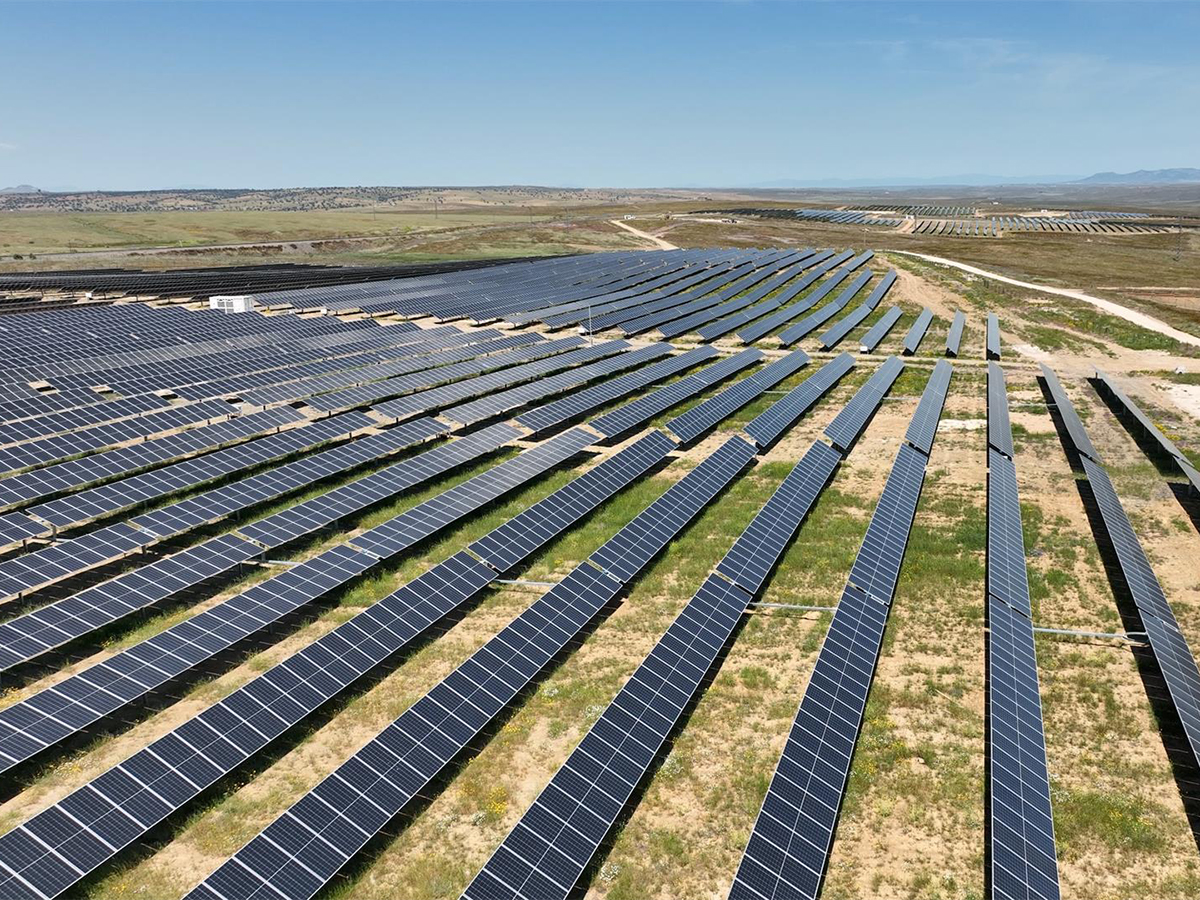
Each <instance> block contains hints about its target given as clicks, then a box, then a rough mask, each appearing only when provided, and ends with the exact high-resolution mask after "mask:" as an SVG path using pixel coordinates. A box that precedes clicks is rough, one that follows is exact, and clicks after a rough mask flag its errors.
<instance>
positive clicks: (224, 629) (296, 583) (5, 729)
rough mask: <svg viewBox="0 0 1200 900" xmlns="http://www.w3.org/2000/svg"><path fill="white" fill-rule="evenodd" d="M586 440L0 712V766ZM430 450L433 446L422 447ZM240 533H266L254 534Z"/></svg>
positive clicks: (504, 431) (465, 452) (484, 439)
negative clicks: (428, 447) (429, 447)
mask: <svg viewBox="0 0 1200 900" xmlns="http://www.w3.org/2000/svg"><path fill="white" fill-rule="evenodd" d="M518 436H519V433H518V432H517V431H516V429H513V428H511V427H510V426H508V425H503V424H501V425H496V426H493V427H492V429H490V430H489V433H486V434H485V433H482V432H481V433H477V434H476V435H472V436H471V437H468V438H464V439H463V440H462V441H461V442H459V443H457V444H450V445H447V448H446V449H449V448H455V449H459V450H460V451H461V452H462V456H461V457H460V458H459V460H458V462H459V464H461V463H462V462H466V461H468V460H469V459H471V458H473V457H474V456H477V455H478V454H477V453H473V452H472V449H473V447H472V439H475V441H474V445H475V446H478V445H479V444H480V443H482V444H483V445H484V446H487V445H489V444H492V443H494V442H497V441H498V442H499V443H504V442H506V441H511V440H513V439H515V438H516V437H518ZM591 441H592V437H591V435H589V434H587V433H586V432H583V431H581V430H579V429H574V430H572V431H570V432H567V433H565V434H563V435H560V436H559V437H557V438H554V439H552V440H550V441H547V442H545V443H543V444H540V445H537V446H535V447H532V448H530V449H529V450H527V451H525V452H524V453H522V454H520V455H518V456H516V457H514V458H512V459H510V460H507V461H505V462H503V463H500V464H499V465H496V466H494V467H492V468H491V469H488V470H485V471H484V472H483V473H481V474H480V475H477V476H475V477H474V478H472V479H469V480H467V481H465V482H463V483H461V484H459V485H456V486H455V487H453V488H450V489H449V490H447V491H444V492H443V493H441V494H438V495H437V496H435V497H432V498H430V499H429V500H426V501H424V502H423V503H420V504H418V505H417V506H415V507H413V508H412V509H409V510H407V511H405V512H404V513H401V514H400V515H399V516H396V517H395V518H393V519H389V520H388V521H387V522H384V523H383V524H381V525H377V526H376V527H375V528H372V529H370V530H368V531H366V532H363V533H362V534H360V535H357V536H356V537H355V538H354V539H353V542H352V543H347V544H342V545H338V546H335V547H333V548H332V549H330V550H326V551H324V552H322V553H320V554H318V555H317V556H315V557H312V558H310V559H308V560H305V561H303V562H301V563H299V564H298V565H296V566H294V567H292V568H289V569H285V570H284V571H282V572H281V573H280V574H278V575H275V576H274V577H272V578H270V579H268V580H267V581H263V582H260V583H258V584H255V585H254V586H253V587H251V588H249V589H248V590H246V591H243V592H242V593H240V594H238V595H236V596H234V597H232V598H230V599H229V600H225V601H222V602H221V603H218V604H217V605H215V606H212V607H210V608H208V609H207V610H205V611H204V612H202V613H200V614H198V615H196V616H193V617H192V618H190V619H187V620H185V621H183V622H181V623H179V624H178V625H174V626H172V627H170V628H168V629H167V630H166V631H163V632H161V633H159V634H157V635H155V636H154V637H152V638H149V639H147V640H145V641H142V642H141V643H138V644H135V645H134V646H132V647H130V648H129V649H127V650H123V651H122V652H121V653H119V654H117V655H116V656H113V657H111V658H109V659H107V660H105V661H104V662H101V663H99V664H97V665H95V666H93V667H92V668H90V669H85V670H84V671H82V672H80V673H79V674H77V675H74V676H71V677H70V678H68V679H67V680H66V681H65V682H61V683H59V684H56V685H54V686H52V687H50V688H47V689H46V690H44V691H42V692H41V693H39V694H35V695H33V696H32V697H30V698H29V699H28V700H23V701H21V702H19V703H17V704H14V705H13V706H9V707H7V708H5V709H3V710H0V770H3V769H8V768H11V767H12V766H13V765H16V764H17V763H19V762H23V761H24V760H25V759H28V758H29V757H31V756H32V755H34V754H36V753H39V752H41V751H42V750H43V749H44V748H45V747H48V746H50V745H51V744H53V743H56V742H57V741H59V740H62V739H63V738H64V737H66V736H68V735H70V734H72V733H74V732H76V731H78V730H79V728H81V727H83V726H84V725H86V724H89V723H91V722H94V721H97V720H98V719H100V718H101V717H103V716H106V715H109V714H111V713H112V712H113V711H114V710H115V709H117V708H119V707H121V706H124V705H126V704H128V703H130V702H132V701H133V700H135V699H137V698H140V697H142V696H144V695H146V694H147V693H148V692H150V691H152V690H155V689H157V688H159V687H160V686H161V685H163V684H164V683H166V682H167V681H168V680H170V679H171V678H174V677H176V676H178V675H180V674H182V673H183V672H186V671H188V670H189V669H192V668H194V667H195V666H196V665H198V664H199V663H200V662H201V661H202V660H204V659H208V658H211V657H212V656H213V655H215V654H216V653H219V652H222V651H224V650H227V649H228V648H229V647H231V646H233V645H234V644H235V643H237V642H238V641H241V640H244V639H245V638H247V637H248V636H249V635H251V634H254V633H257V632H260V631H262V630H263V629H265V628H266V627H268V626H269V625H270V624H271V623H273V622H277V621H279V620H280V619H282V618H283V617H284V616H286V615H289V614H291V613H293V612H295V611H296V610H297V609H299V608H300V607H301V606H303V605H305V604H307V603H311V602H312V601H314V600H316V599H317V598H319V597H322V596H324V595H326V594H328V593H330V592H331V591H333V590H335V589H337V588H339V587H340V586H342V585H344V584H346V583H347V582H348V581H350V580H351V579H353V578H355V577H357V576H358V575H360V574H362V573H363V572H365V571H366V570H367V569H370V568H373V567H375V566H376V565H378V564H379V562H380V561H381V560H382V559H384V558H386V557H388V556H392V555H395V554H396V553H398V552H400V551H401V550H402V549H405V548H406V547H410V546H412V545H413V544H414V543H416V542H417V541H418V540H422V539H424V538H426V537H428V536H429V535H431V534H433V533H434V532H436V531H437V530H440V529H441V528H443V527H445V526H446V525H448V524H450V523H451V522H453V521H455V520H457V519H460V518H462V517H463V516H465V515H467V514H469V513H471V512H474V511H475V510H477V509H479V508H480V507H482V506H483V505H484V504H486V503H487V502H489V501H491V500H493V499H495V498H496V497H498V496H500V495H502V494H503V493H505V492H507V491H510V490H512V489H514V488H515V487H517V486H518V485H520V484H523V483H528V482H529V481H530V480H531V479H533V478H535V477H537V476H539V475H541V474H543V473H545V472H546V471H548V470H549V469H551V468H553V467H554V466H556V465H558V464H560V463H562V462H563V461H565V460H566V459H569V458H570V457H571V456H573V455H575V454H576V453H578V452H579V451H580V450H581V449H583V448H584V447H586V446H587V445H588V444H590V443H591ZM469 448H470V449H469ZM438 449H442V448H435V450H434V451H431V452H437V450H438ZM443 471H444V470H443ZM418 472H419V470H418ZM418 478H420V475H419V474H418ZM421 480H424V479H423V478H421ZM249 531H250V529H247V532H249ZM247 536H248V537H249V536H253V537H255V538H256V539H257V538H259V537H260V536H267V537H269V535H265V534H264V532H263V531H260V530H255V531H253V534H247ZM283 537H286V535H283ZM364 551H366V552H364Z"/></svg>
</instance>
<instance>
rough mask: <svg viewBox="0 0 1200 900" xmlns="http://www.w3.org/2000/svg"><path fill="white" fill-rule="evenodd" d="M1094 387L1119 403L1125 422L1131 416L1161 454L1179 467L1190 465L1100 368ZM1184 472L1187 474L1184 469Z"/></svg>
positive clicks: (1171, 442)
mask: <svg viewBox="0 0 1200 900" xmlns="http://www.w3.org/2000/svg"><path fill="white" fill-rule="evenodd" d="M1096 389H1097V391H1098V392H1099V393H1100V394H1101V395H1102V396H1106V397H1108V398H1110V399H1111V400H1113V401H1115V402H1116V403H1117V404H1119V405H1120V406H1121V408H1122V410H1123V411H1124V413H1125V417H1124V418H1125V423H1126V425H1127V426H1128V420H1129V418H1133V419H1134V420H1135V421H1136V423H1137V425H1138V426H1139V427H1140V429H1141V432H1142V433H1143V434H1145V435H1147V436H1149V437H1150V438H1152V439H1153V440H1154V442H1155V443H1157V444H1158V446H1159V447H1160V448H1161V449H1162V452H1163V454H1165V455H1166V456H1169V457H1171V460H1172V461H1173V462H1174V463H1175V464H1176V465H1177V466H1178V467H1179V468H1180V469H1183V467H1184V466H1185V465H1186V466H1189V467H1190V466H1191V462H1190V460H1189V459H1188V457H1187V455H1186V454H1185V453H1184V452H1183V451H1182V450H1180V449H1179V448H1178V447H1177V446H1175V443H1174V442H1173V441H1172V440H1171V439H1170V438H1168V437H1167V436H1166V435H1165V434H1163V433H1162V432H1161V431H1160V430H1159V428H1158V426H1157V425H1155V424H1154V422H1153V420H1152V419H1151V418H1150V417H1149V416H1148V415H1146V414H1145V413H1144V412H1142V410H1141V407H1139V406H1138V405H1137V404H1136V403H1135V402H1134V401H1133V400H1131V399H1130V398H1129V396H1128V395H1127V394H1126V393H1125V392H1124V391H1123V390H1121V388H1120V386H1119V385H1117V383H1116V382H1115V381H1113V380H1112V379H1111V378H1110V377H1109V376H1108V375H1106V374H1105V373H1104V372H1103V371H1101V370H1100V369H1096ZM1184 474H1185V475H1186V474H1187V471H1186V469H1184Z"/></svg>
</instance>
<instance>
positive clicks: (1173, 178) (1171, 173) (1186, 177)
mask: <svg viewBox="0 0 1200 900" xmlns="http://www.w3.org/2000/svg"><path fill="white" fill-rule="evenodd" d="M1194 182H1200V169H1140V170H1138V171H1137V172H1128V173H1125V174H1119V173H1117V172H1099V173H1097V174H1095V175H1089V176H1088V177H1087V178H1081V177H1080V176H1078V175H1017V176H1013V175H984V174H980V173H975V172H972V173H968V174H965V175H935V176H933V177H930V178H913V177H910V176H907V175H897V176H881V177H879V178H812V179H802V178H778V179H776V180H774V181H763V182H760V183H758V184H748V185H745V186H744V187H746V188H750V189H756V188H763V189H767V188H776V189H778V188H863V187H937V186H943V185H962V186H966V187H988V186H991V185H997V186H998V185H1012V184H1191V183H1194Z"/></svg>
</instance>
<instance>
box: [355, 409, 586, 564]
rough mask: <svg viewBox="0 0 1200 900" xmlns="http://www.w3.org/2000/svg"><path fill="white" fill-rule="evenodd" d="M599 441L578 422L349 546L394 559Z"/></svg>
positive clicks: (386, 523)
mask: <svg viewBox="0 0 1200 900" xmlns="http://www.w3.org/2000/svg"><path fill="white" fill-rule="evenodd" d="M594 441H595V436H594V435H592V434H589V433H588V432H586V431H584V430H582V429H580V428H573V429H571V430H570V431H568V432H566V433H565V434H561V435H559V436H558V437H555V438H552V439H550V440H548V441H545V442H543V443H541V444H538V445H536V446H534V447H530V448H529V449H528V450H525V451H524V452H522V453H521V454H520V455H519V456H515V457H513V458H512V459H509V460H505V461H504V462H502V463H500V464H499V465H496V466H493V467H492V468H490V469H488V470H487V471H485V472H482V473H480V474H479V475H476V476H475V477H474V478H471V479H469V480H467V481H464V482H463V483H462V484H457V485H455V486H454V487H452V488H449V489H447V490H445V491H443V492H442V493H440V494H438V495H437V496H436V497H431V498H429V499H428V500H426V501H425V502H423V503H421V504H419V505H418V506H415V507H414V508H412V509H410V510H407V511H405V512H402V513H401V514H400V515H398V516H396V517H394V518H392V519H389V520H388V521H386V522H384V523H383V524H382V525H376V526H375V527H374V528H371V529H369V530H367V531H364V532H363V533H362V534H359V535H356V536H355V537H353V538H351V540H350V546H352V547H355V548H357V549H359V550H365V551H368V552H370V553H372V554H374V555H375V556H377V557H379V558H380V559H389V558H391V557H393V556H395V555H396V554H398V553H402V552H403V551H405V550H408V549H409V548H410V547H412V546H413V545H414V544H416V543H417V542H418V541H421V540H424V539H425V538H427V537H429V536H430V535H431V534H433V533H434V532H435V531H437V530H439V529H441V528H444V527H446V526H447V525H449V524H450V523H451V522H455V521H457V520H458V519H461V518H462V517H463V516H466V515H469V514H471V513H473V512H476V511H478V510H479V509H482V508H483V507H484V506H486V505H487V504H488V503H491V502H492V501H494V500H496V499H498V498H499V497H501V496H503V495H504V494H506V493H508V492H509V491H511V490H513V489H514V488H516V487H517V486H518V485H521V484H525V483H526V482H528V481H530V480H531V479H532V478H533V477H534V476H536V475H541V474H543V473H545V472H548V471H549V470H550V469H552V468H554V467H555V466H557V465H560V464H561V463H563V462H565V461H566V460H568V459H570V458H571V457H572V456H574V455H575V454H576V453H578V452H579V451H580V450H582V449H584V448H585V447H587V446H589V445H591V444H592V443H593V442H594Z"/></svg>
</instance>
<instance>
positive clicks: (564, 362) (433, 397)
mask: <svg viewBox="0 0 1200 900" xmlns="http://www.w3.org/2000/svg"><path fill="white" fill-rule="evenodd" d="M582 344H583V339H582V338H579V337H569V338H561V339H559V340H556V341H545V342H542V343H538V344H533V345H531V346H528V347H518V348H516V349H515V350H508V351H506V352H504V353H495V354H492V355H490V356H484V357H480V358H477V359H470V360H466V361H464V362H460V363H451V364H449V365H444V366H438V367H437V368H434V369H430V370H428V371H418V372H411V373H409V374H407V375H397V376H395V377H392V378H385V379H383V380H382V381H375V382H371V383H369V384H363V385H359V386H358V387H352V388H346V389H344V390H339V391H333V392H332V393H328V394H320V395H318V396H316V397H312V398H311V399H309V401H308V405H309V406H311V407H312V408H313V409H317V410H320V411H322V412H327V413H332V412H337V411H338V410H342V409H350V408H352V407H355V406H366V405H367V404H371V403H376V402H377V401H379V400H383V399H384V398H386V397H398V398H400V400H390V401H388V402H387V403H380V404H379V405H378V406H377V407H376V409H383V408H384V407H387V406H389V405H399V406H404V407H405V408H406V414H411V412H412V411H414V410H413V409H408V407H409V406H412V405H413V404H415V411H418V412H419V411H422V410H423V409H433V408H435V402H436V401H438V400H441V399H442V398H445V400H444V402H443V403H442V405H449V404H451V403H455V402H458V401H460V400H465V399H466V398H468V397H474V396H477V395H479V394H483V393H487V392H488V391H490V390H495V389H496V388H497V387H501V386H506V385H513V384H518V383H520V382H521V381H522V380H524V379H526V378H536V377H538V376H539V375H544V374H547V373H549V372H553V371H556V370H557V369H560V368H565V367H566V366H570V365H573V364H575V362H577V361H579V357H578V356H572V355H571V354H572V353H573V352H574V351H576V350H577V349H578V348H579V347H580V346H581V345H582ZM590 358H591V357H590V355H589V356H587V357H586V359H590ZM408 394H415V398H414V397H408V396H405V395H408ZM416 398H419V399H416ZM401 401H404V402H403V403H402V402H401ZM423 403H424V404H426V406H424V407H423V406H422V404H423Z"/></svg>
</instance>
